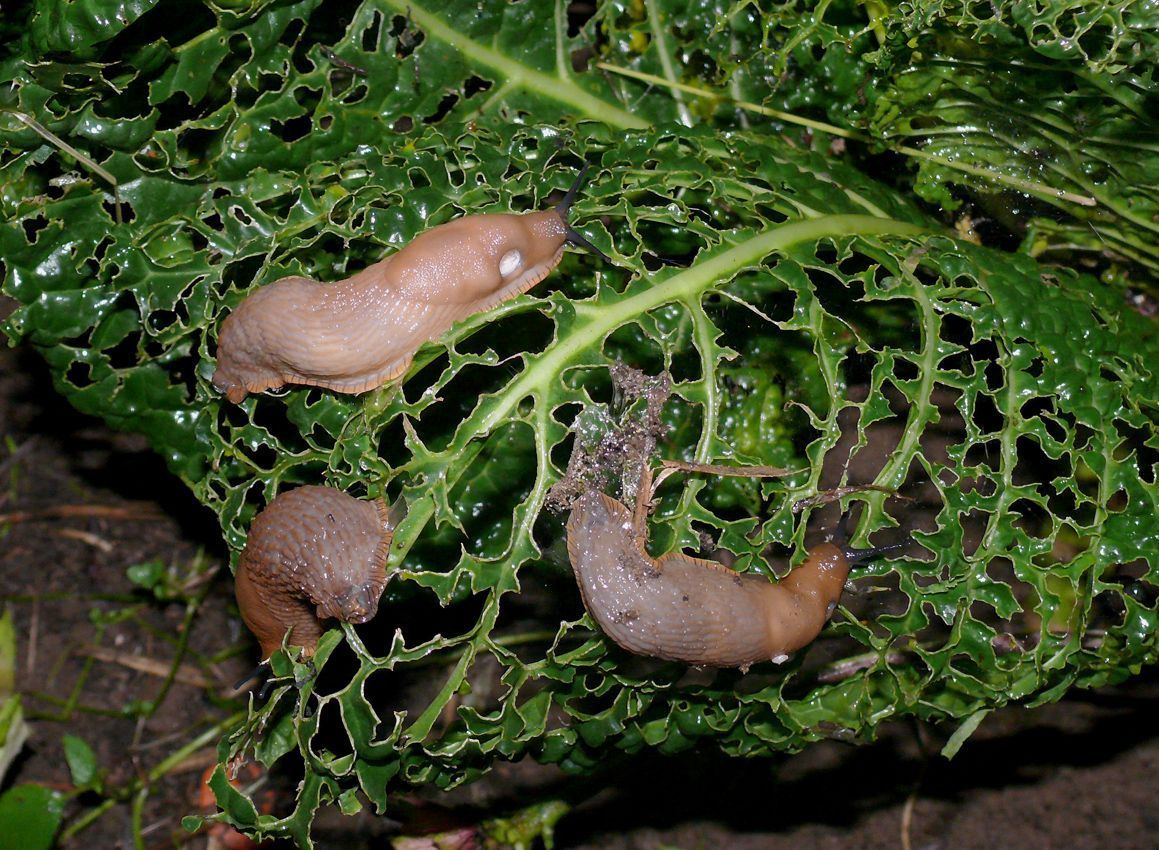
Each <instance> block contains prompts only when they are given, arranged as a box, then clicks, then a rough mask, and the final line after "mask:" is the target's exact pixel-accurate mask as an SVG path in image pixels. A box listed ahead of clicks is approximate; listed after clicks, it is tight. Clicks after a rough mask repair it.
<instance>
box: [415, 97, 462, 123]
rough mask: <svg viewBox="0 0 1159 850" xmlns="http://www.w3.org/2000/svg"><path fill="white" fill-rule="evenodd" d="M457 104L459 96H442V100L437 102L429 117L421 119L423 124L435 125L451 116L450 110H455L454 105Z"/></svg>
mask: <svg viewBox="0 0 1159 850" xmlns="http://www.w3.org/2000/svg"><path fill="white" fill-rule="evenodd" d="M458 102H459V95H458V94H456V93H455V92H448V93H447V94H445V95H443V99H442V100H440V101H439V105H438V107H437V108H436V109H435V111H434V112H432V113H431V114H430V115H427V116H426V117H424V118H423V123H424V124H437V123H439V122H440V121H442V120H443V119H444V118H446V117H447V116H448V115H450V114H451V110H452V109H454V108H455V104H456V103H458Z"/></svg>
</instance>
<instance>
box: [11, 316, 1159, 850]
mask: <svg viewBox="0 0 1159 850" xmlns="http://www.w3.org/2000/svg"><path fill="white" fill-rule="evenodd" d="M8 309H11V307H10V305H9V307H8ZM7 311H8V310H6V309H5V308H4V304H3V303H0V317H2V316H3V315H5V314H6V312H7ZM153 561H159V562H161V563H163V564H165V565H167V566H171V567H173V569H174V571H175V573H174V575H175V576H176V580H177V582H178V583H179V584H182V585H183V586H184V588H185V590H184V593H183V594H182V597H181V598H179V599H177V600H175V601H169V602H166V601H163V600H157V599H155V598H154V596H153V595H152V594H150V593H147V592H145V591H142V590H140V589H139V588H136V587H135V586H134V584H133V583H132V582H131V581H130V580H129V578H128V575H127V570H128V568H129V567H131V566H134V565H139V564H144V563H148V562H153ZM226 562H227V558H226V553H225V551H224V548H223V546H222V543H221V539H220V535H219V534H218V531H217V528H216V525H215V523H214V520H213V517H212V516H211V515H209V513H208V512H207V511H205V510H204V509H203V508H201V507H200V506H199V505H198V504H197V503H196V501H195V500H194V499H193V498H192V496H191V495H189V493H188V492H187V491H186V490H185V489H184V488H183V486H182V485H181V484H180V482H178V481H177V480H176V479H175V478H173V477H172V476H170V475H169V474H168V473H167V471H166V470H165V468H164V465H163V464H162V463H161V461H160V460H159V459H158V458H157V457H156V456H154V455H153V454H152V453H151V452H150V451H149V448H148V446H147V445H146V444H145V442H144V441H143V440H142V439H139V438H137V437H135V436H131V435H124V434H119V433H116V432H113V431H110V430H109V429H108V428H106V427H105V426H103V425H102V424H101V423H99V422H97V421H95V420H92V419H89V418H86V417H84V416H81V415H80V414H78V413H76V412H74V411H73V410H71V408H69V407H68V405H67V404H66V403H65V402H63V401H62V400H60V398H58V397H57V396H56V395H55V394H54V393H53V391H52V389H51V381H50V380H49V377H48V374H47V370H46V368H45V367H44V365H43V364H42V363H41V361H40V360H39V358H38V357H36V356H35V355H34V354H33V353H32V352H29V351H26V350H20V349H17V350H8V349H0V603H7V604H8V605H9V606H10V607H11V609H12V611H13V614H14V618H15V625H16V635H17V663H18V669H17V687H18V689H19V690H20V692H21V693H22V694H23V700H24V706H25V711H26V714H27V716H28V717H29V719H30V721H31V722H32V734H31V737H30V739H29V742H28V744H27V746H26V748H25V751H24V753H23V755H22V756H21V757H20V758H19V760H18V761H17V762H16V763H15V764H14V765H13V768H12V769H11V771H10V772H9V775H8V776H7V777H6V778H5V786H4V787H8V786H10V785H12V784H15V783H25V782H40V783H45V784H48V785H50V786H51V787H54V788H59V789H61V790H64V791H69V790H71V789H72V784H71V783H72V779H71V776H70V772H69V769H68V766H67V764H66V762H65V759H64V756H63V743H62V740H63V736H65V735H75V736H80V737H82V738H83V739H84V740H85V741H87V742H88V744H89V745H90V746H91V747H92V748H93V750H94V752H95V756H96V763H97V765H98V766H99V769H100V771H101V773H100V777H101V780H102V782H103V786H104V789H105V792H106V794H107V793H110V792H111V791H115V790H116V789H126V788H128V787H129V784H130V783H131V782H132V781H133V780H134V779H139V778H142V777H148V776H149V774H150V771H153V770H155V769H156V768H157V766H158V765H159V764H160V763H161V762H162V761H163V760H165V759H169V758H170V757H171V756H173V754H174V753H176V752H178V751H179V750H181V749H182V748H183V747H185V748H187V749H191V751H190V752H189V754H188V756H187V757H186V758H184V759H181V760H180V761H179V762H177V763H175V764H172V765H170V766H169V768H168V769H167V770H165V771H163V772H161V775H159V776H158V777H157V778H156V780H155V781H149V782H148V783H147V785H146V787H147V794H146V795H145V797H144V804H143V806H142V807H141V810H140V813H139V818H140V823H141V825H142V832H143V835H144V838H145V842H146V844H147V846H148V847H150V848H154V847H156V848H160V847H170V846H175V845H180V846H186V847H196V848H202V847H208V846H213V845H212V844H211V842H213V841H217V840H220V836H208V835H205V834H199V835H195V836H191V835H190V834H189V833H187V832H185V831H184V830H183V829H182V828H181V823H180V821H181V817H182V816H184V815H186V814H190V813H195V812H197V811H198V795H199V787H200V784H201V781H202V780H201V776H202V773H203V771H204V770H205V769H206V767H207V766H209V765H211V764H213V763H214V762H215V761H216V747H215V744H214V743H212V742H211V743H207V744H206V745H205V746H203V747H200V748H188V747H187V745H188V744H189V743H190V742H191V741H194V739H196V738H197V736H199V735H201V734H203V733H205V732H206V731H207V730H212V729H213V727H214V726H215V725H216V724H219V723H221V722H222V721H223V720H224V719H225V718H227V717H229V716H230V715H232V714H233V713H235V712H236V711H238V710H240V709H242V708H244V702H243V701H241V700H240V699H239V698H237V697H236V696H230V686H231V684H232V683H233V682H235V681H236V680H237V679H239V678H241V676H242V675H244V674H245V673H246V672H248V671H249V669H250V668H251V667H252V666H253V663H254V660H255V659H256V649H255V646H254V644H253V642H252V639H251V638H250V637H249V635H248V633H246V632H245V630H244V628H243V627H242V625H241V623H240V621H239V620H238V618H237V615H236V608H235V606H234V605H233V597H232V584H231V579H230V574H229V570H228V568H227V567H226V566H225V564H226ZM189 598H192V599H193V600H194V601H193V602H192V603H190V602H188V599H189ZM178 653H181V661H182V667H181V669H182V670H183V671H185V674H184V675H185V677H186V680H185V681H182V680H180V679H178V680H176V681H174V682H172V684H171V686H168V687H167V686H166V676H167V674H168V672H169V670H170V669H171V667H172V665H173V662H174V659H175V658H176V657H177V654H178ZM149 664H153V665H155V669H150V668H148V667H147V665H149ZM159 697H160V702H159V704H158V705H157V706H156V708H155V710H154V711H152V712H151V713H148V712H142V711H141V710H140V706H141V703H142V702H143V701H153V700H157V699H158V698H159ZM70 703H71V705H70ZM1157 708H1159V676H1157V675H1156V672H1155V670H1154V669H1151V670H1148V671H1145V672H1144V673H1143V674H1142V675H1140V676H1138V677H1136V678H1135V679H1133V680H1131V681H1129V682H1127V683H1125V684H1123V685H1121V686H1119V687H1117V688H1114V689H1109V690H1106V691H1103V692H1096V693H1081V692H1075V693H1073V694H1072V695H1070V696H1069V697H1068V698H1067V699H1066V700H1064V701H1063V702H1061V703H1058V704H1056V705H1051V706H1045V707H1041V708H1038V709H1035V710H1026V709H1021V708H1013V709H1007V710H1003V711H1000V712H996V713H994V714H993V715H991V716H989V717H988V718H987V719H986V721H985V722H984V723H983V724H982V726H981V727H980V729H979V730H978V732H977V733H976V734H975V735H974V737H972V738H971V739H970V740H969V741H968V742H967V744H966V746H965V747H964V748H963V749H962V751H961V752H960V753H959V754H958V755H957V757H956V758H954V760H952V761H946V760H945V759H943V758H941V757H940V756H939V755H937V753H938V751H939V749H940V747H941V745H942V743H943V742H944V739H945V736H946V735H948V733H949V732H950V731H952V730H947V729H936V730H931V729H928V728H925V727H920V726H911V725H905V724H898V725H895V726H892V727H890V728H889V729H887V730H886V732H885V733H884V734H883V735H882V737H881V739H880V740H879V741H878V742H877V743H875V744H872V745H868V746H861V747H851V746H848V745H844V744H839V743H836V742H833V743H824V744H820V745H816V746H813V747H811V748H810V749H809V750H807V751H806V752H804V753H802V754H800V755H797V756H793V757H785V758H784V759H779V760H776V761H769V760H754V761H730V760H727V759H723V758H720V757H718V756H714V755H712V754H705V753H698V754H694V755H690V756H687V757H684V758H679V759H664V758H660V757H643V758H639V759H636V760H634V761H632V762H631V763H630V764H628V765H626V766H622V767H619V768H616V769H615V770H609V771H608V773H607V775H605V776H603V777H600V778H598V779H592V778H588V779H574V778H573V779H569V778H565V777H562V776H559V775H558V774H555V773H554V772H553V771H551V770H549V769H546V768H539V767H536V766H534V765H501V766H500V767H499V768H498V769H497V770H496V771H495V772H494V773H493V774H492V775H491V777H489V778H488V779H487V780H484V782H482V783H480V784H478V785H476V786H472V787H471V788H469V789H465V790H464V791H462V792H459V793H457V794H455V795H453V796H450V797H445V798H437V797H434V796H433V795H427V796H428V797H429V798H430V799H432V800H438V802H440V803H442V804H444V805H450V806H455V805H459V806H465V807H466V808H464V809H462V810H461V811H460V817H461V819H465V820H466V821H467V822H471V821H472V820H475V821H477V820H478V819H479V818H482V817H488V816H492V815H495V814H499V813H502V812H503V811H504V810H506V809H510V808H512V807H516V806H519V805H526V804H528V803H530V802H533V801H534V800H535V795H536V794H537V793H542V789H544V788H546V789H548V790H549V791H550V793H552V794H561V795H563V796H565V797H567V798H568V799H570V800H572V801H573V802H575V803H577V805H576V808H575V809H573V811H572V813H571V814H569V815H568V816H566V817H565V818H564V819H563V820H562V821H561V822H560V824H559V826H558V828H557V832H556V846H557V847H562V848H575V850H579V848H584V849H585V850H596V848H602V850H611V849H612V848H615V849H616V850H637V848H638V849H639V850H653V848H655V850H660V848H682V850H699V849H700V848H720V850H747V849H748V848H770V850H776V848H782V847H784V848H789V847H792V848H802V847H806V848H824V849H826V850H828V848H832V850H845V848H866V850H870V848H879V847H880V848H905V850H910V848H912V850H935V848H945V849H946V850H949V848H955V850H958V849H959V848H961V849H962V850H965V849H966V848H975V847H977V848H983V847H985V848H989V847H994V846H999V845H1001V846H1009V847H1017V848H1043V850H1046V848H1066V849H1067V850H1083V848H1108V850H1110V848H1114V850H1130V848H1140V850H1141V849H1142V848H1155V847H1159V809H1157V808H1156V806H1155V792H1156V790H1157V780H1156V778H1155V777H1156V776H1157V775H1159V729H1157V727H1156V724H1155V718H1156V717H1157V716H1159V713H1157V711H1156V709H1157ZM536 789H539V790H536ZM103 799H106V797H105V796H104V795H102V794H99V793H96V792H92V791H90V792H86V793H84V794H81V795H79V796H77V797H75V798H73V799H72V800H71V801H70V803H69V804H68V807H67V808H66V820H65V829H66V830H68V829H69V828H70V827H71V828H73V829H76V826H77V824H78V820H79V819H82V818H86V817H92V813H93V812H94V811H96V810H95V809H94V806H97V805H98V804H100V803H101V801H102V800H103ZM412 799H413V798H412ZM396 828H397V826H396V824H394V822H391V821H387V820H386V819H378V820H377V821H375V819H373V818H371V817H370V816H367V815H364V816H362V817H359V818H343V817H341V816H333V815H331V814H327V815H326V816H325V817H324V818H323V819H322V820H321V821H320V823H319V825H318V829H317V830H316V835H317V838H318V846H319V847H324V848H328V847H334V848H338V847H385V846H388V838H387V836H386V833H388V832H390V831H391V830H392V829H396ZM3 845H4V840H3V836H0V846H3ZM64 846H67V847H84V848H118V847H124V848H128V847H132V846H133V811H132V807H131V805H130V801H129V800H125V801H117V802H114V803H112V804H108V805H107V808H105V809H104V810H102V813H101V814H100V816H99V817H96V818H95V819H94V820H92V822H91V823H90V824H89V825H88V826H87V827H85V828H84V829H83V830H79V831H77V832H76V834H75V835H72V836H70V837H69V838H68V839H67V840H66V841H65V842H64Z"/></svg>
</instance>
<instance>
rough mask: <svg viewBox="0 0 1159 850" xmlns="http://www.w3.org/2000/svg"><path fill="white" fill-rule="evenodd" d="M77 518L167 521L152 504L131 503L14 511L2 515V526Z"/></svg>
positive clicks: (59, 506)
mask: <svg viewBox="0 0 1159 850" xmlns="http://www.w3.org/2000/svg"><path fill="white" fill-rule="evenodd" d="M77 517H79V518H82V519H110V520H124V521H126V522H137V521H142V522H143V521H155V520H161V519H165V514H164V513H163V512H162V511H161V509H160V508H158V507H157V506H156V505H155V504H153V503H152V502H129V503H128V504H125V505H55V506H53V507H50V508H41V509H39V510H35V511H12V512H11V513H6V514H0V525H6V524H13V523H18V522H37V521H39V520H44V519H73V518H77Z"/></svg>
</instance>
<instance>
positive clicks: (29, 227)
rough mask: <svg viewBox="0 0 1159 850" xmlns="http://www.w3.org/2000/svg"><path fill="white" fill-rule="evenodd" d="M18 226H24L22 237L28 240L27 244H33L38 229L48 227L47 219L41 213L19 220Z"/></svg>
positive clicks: (38, 231) (37, 234)
mask: <svg viewBox="0 0 1159 850" xmlns="http://www.w3.org/2000/svg"><path fill="white" fill-rule="evenodd" d="M20 226H21V227H23V228H24V238H25V239H27V240H28V244H30V245H35V244H36V240H37V238H38V237H39V235H40V231H42V230H44V228H46V227H48V219H47V218H46V217H45V216H44V214H43V213H41V214H38V215H37V216H36V218H26V219H24V220H23V221H21V222H20Z"/></svg>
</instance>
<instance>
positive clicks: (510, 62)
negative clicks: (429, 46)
mask: <svg viewBox="0 0 1159 850" xmlns="http://www.w3.org/2000/svg"><path fill="white" fill-rule="evenodd" d="M385 2H386V5H388V6H390V7H391V8H392V9H394V10H395V11H397V12H399V13H400V14H403V15H407V16H408V17H409V18H410V19H411V20H412V21H413V22H414V23H415V24H417V25H418V26H419V27H421V28H422V29H423V30H424V31H425V32H426V34H427V37H428V38H436V39H438V40H439V41H442V42H444V43H446V44H447V45H449V46H450V47H452V48H453V49H455V50H456V51H458V52H459V53H461V54H462V55H463V56H464V57H466V58H467V59H469V60H471V61H473V62H476V63H478V64H479V65H482V66H484V67H486V68H489V69H490V70H492V71H494V72H495V73H496V74H498V75H499V76H500V77H502V78H503V82H504V84H505V85H513V86H518V87H519V88H522V89H525V90H528V91H532V92H535V93H536V94H538V95H540V96H541V97H545V98H549V99H551V100H555V101H558V102H560V103H564V104H567V105H568V106H571V107H573V108H575V109H576V110H577V111H578V112H580V113H581V114H583V115H585V116H586V117H588V118H595V119H597V120H599V121H603V122H604V123H606V124H610V125H611V126H613V127H619V128H620V129H625V130H627V129H643V128H645V127H648V126H649V123H648V122H647V121H645V120H644V119H643V118H640V117H638V116H636V115H633V114H632V113H630V112H627V111H625V110H623V109H620V108H619V107H618V106H613V105H612V104H610V103H608V102H607V101H605V100H601V99H600V98H598V97H596V96H595V95H592V94H590V93H588V92H586V91H584V90H583V89H582V88H580V87H579V86H578V85H576V83H575V82H574V81H572V80H571V79H570V78H568V77H566V76H562V75H561V76H554V75H551V74H545V73H544V72H543V71H539V70H536V69H535V68H530V67H528V66H527V65H524V64H522V63H520V62H517V61H515V60H514V59H509V58H508V57H506V56H504V55H503V54H502V53H499V52H498V51H496V50H493V49H491V48H490V47H487V46H486V45H483V44H480V43H479V42H478V41H476V40H475V39H472V38H469V37H467V36H466V35H464V34H463V33H462V32H460V31H459V30H457V29H455V28H454V27H453V26H451V25H450V24H448V23H447V22H446V21H444V20H443V19H442V18H440V17H439V16H438V15H436V14H435V13H434V12H431V11H430V10H428V9H427V8H425V7H424V6H423V5H422V4H419V3H414V2H411V0H385Z"/></svg>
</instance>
